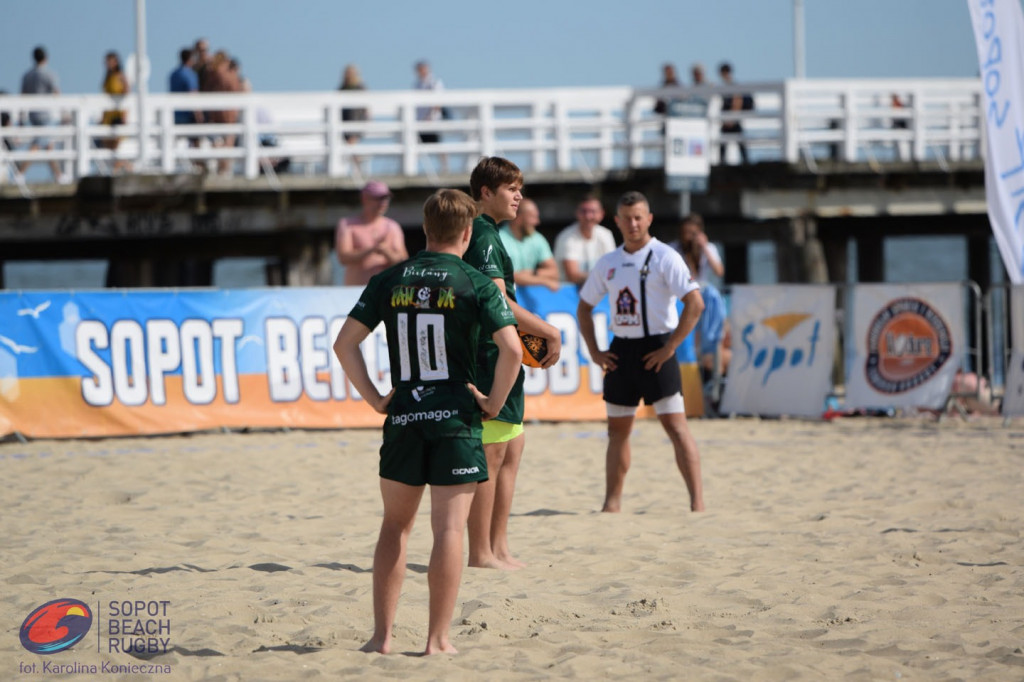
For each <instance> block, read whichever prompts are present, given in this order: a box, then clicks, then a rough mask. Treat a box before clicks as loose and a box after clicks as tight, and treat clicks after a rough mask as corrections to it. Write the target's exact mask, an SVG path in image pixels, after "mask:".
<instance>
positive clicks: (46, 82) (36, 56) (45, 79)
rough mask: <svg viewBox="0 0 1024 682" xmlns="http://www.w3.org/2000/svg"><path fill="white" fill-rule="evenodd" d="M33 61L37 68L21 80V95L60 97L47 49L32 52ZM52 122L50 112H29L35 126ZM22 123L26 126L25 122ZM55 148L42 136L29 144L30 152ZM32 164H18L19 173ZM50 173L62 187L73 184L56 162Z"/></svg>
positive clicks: (26, 73)
mask: <svg viewBox="0 0 1024 682" xmlns="http://www.w3.org/2000/svg"><path fill="white" fill-rule="evenodd" d="M32 60H33V61H34V62H35V66H33V67H32V68H31V69H29V70H28V71H26V72H25V75H24V76H22V78H21V94H23V95H59V94H60V85H59V83H58V81H57V74H55V73H54V72H53V71H51V70H50V66H49V60H48V58H47V55H46V48H44V47H42V46H39V47H37V48H36V49H34V50H32ZM51 121H52V117H51V114H50V112H49V111H46V110H40V111H30V112H28V122H29V123H30V124H31V125H33V126H48V125H51ZM21 123H22V125H24V120H22V122H21ZM53 148H54V145H53V142H52V141H51V140H50V139H49V138H47V137H44V136H42V135H38V136H36V137H34V138H32V142H31V143H29V147H28V149H29V151H36V150H37V149H43V150H45V151H51V150H52V149H53ZM31 164H32V162H31V161H22V162H21V163H19V164H18V172H19V173H24V172H25V170H26V169H27V168H28V167H29V166H30V165H31ZM50 172H52V173H53V179H54V180H56V181H57V182H59V183H61V184H62V185H65V184H68V183H70V182H71V178H70V177H67V176H65V175H64V174H63V173H61V171H60V164H58V163H57V162H56V161H50Z"/></svg>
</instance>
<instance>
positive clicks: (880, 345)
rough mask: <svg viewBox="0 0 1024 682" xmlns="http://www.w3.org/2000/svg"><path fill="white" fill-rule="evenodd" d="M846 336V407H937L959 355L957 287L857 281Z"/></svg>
mask: <svg viewBox="0 0 1024 682" xmlns="http://www.w3.org/2000/svg"><path fill="white" fill-rule="evenodd" d="M847 339H848V341H847V344H848V345H847V347H848V348H850V346H851V345H852V351H853V360H852V362H850V363H849V365H848V372H849V374H848V376H847V378H846V407H847V408H859V407H868V408H884V407H927V408H934V409H940V408H942V407H943V406H944V405H945V403H946V398H948V397H949V392H950V389H952V387H953V378H954V376H955V375H956V371H957V369H959V368H960V366H961V364H962V362H963V359H964V350H965V348H966V344H965V343H964V300H963V287H962V286H961V285H959V284H917V285H915V284H861V285H857V286H855V287H854V288H853V333H852V334H849V335H848V336H847Z"/></svg>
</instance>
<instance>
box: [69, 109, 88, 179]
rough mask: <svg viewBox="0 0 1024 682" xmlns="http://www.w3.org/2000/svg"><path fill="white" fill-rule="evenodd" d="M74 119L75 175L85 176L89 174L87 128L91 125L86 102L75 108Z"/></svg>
mask: <svg viewBox="0 0 1024 682" xmlns="http://www.w3.org/2000/svg"><path fill="white" fill-rule="evenodd" d="M72 111H73V112H74V113H73V114H72V119H71V120H73V121H74V122H75V150H76V152H77V154H75V176H76V177H77V178H84V177H85V176H86V175H88V174H89V151H90V149H89V147H90V145H89V134H88V133H87V132H86V129H87V128H88V126H89V116H88V115H87V114H86V111H85V104H83V103H81V102H79V103H78V106H76V107H75V108H74V109H73V110H72Z"/></svg>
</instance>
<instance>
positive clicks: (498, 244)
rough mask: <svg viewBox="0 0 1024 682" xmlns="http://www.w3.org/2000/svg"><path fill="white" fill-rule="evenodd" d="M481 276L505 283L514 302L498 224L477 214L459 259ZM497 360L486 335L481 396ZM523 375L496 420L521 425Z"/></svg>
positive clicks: (479, 383) (512, 280)
mask: <svg viewBox="0 0 1024 682" xmlns="http://www.w3.org/2000/svg"><path fill="white" fill-rule="evenodd" d="M462 258H463V260H465V261H466V262H467V263H469V264H470V265H472V266H473V267H474V268H476V269H477V271H479V272H480V273H481V274H483V275H486V276H487V277H490V278H491V279H502V280H505V291H507V292H508V297H509V298H510V299H511V300H513V301H515V300H516V283H515V268H514V267H513V266H512V259H511V258H510V257H509V255H508V251H507V250H506V249H505V245H504V244H503V243H502V241H501V235H500V234H499V233H498V224H497V223H496V222H494V219H493V218H491V217H490V216H488V215H479V216H477V217H476V218H475V219H474V220H473V236H472V237H471V238H470V240H469V248H468V249H466V254H465V255H464V256H463V257H462ZM499 293H500V292H499ZM497 361H498V347H497V346H496V345H494V341H492V340H491V338H490V336H489V335H488V336H487V337H486V338H484V339H481V340H480V349H479V351H477V378H478V380H477V383H476V386H477V388H479V389H480V390H481V391H483V393H485V394H486V393H489V392H490V390H491V386H492V385H493V384H494V366H495V363H497ZM525 377H526V374H525V372H523V370H522V368H520V369H519V377H518V378H517V379H516V383H515V385H513V386H512V390H511V391H510V392H509V394H508V400H507V401H505V405H504V406H502V408H501V412H499V413H498V416H497V417H495V419H496V420H497V421H501V422H507V423H509V424H522V423H523V408H524V399H525V396H524V394H523V380H524V379H525Z"/></svg>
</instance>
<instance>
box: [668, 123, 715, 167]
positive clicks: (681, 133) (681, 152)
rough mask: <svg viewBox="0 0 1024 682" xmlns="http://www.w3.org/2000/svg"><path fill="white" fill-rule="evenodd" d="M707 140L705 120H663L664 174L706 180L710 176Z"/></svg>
mask: <svg viewBox="0 0 1024 682" xmlns="http://www.w3.org/2000/svg"><path fill="white" fill-rule="evenodd" d="M709 137H710V136H709V134H708V120H707V118H680V117H674V116H670V117H668V118H666V119H665V175H667V176H687V177H702V178H706V177H708V174H709V173H711V161H710V160H709V157H708V138H709Z"/></svg>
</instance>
